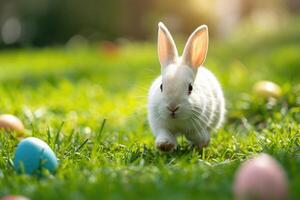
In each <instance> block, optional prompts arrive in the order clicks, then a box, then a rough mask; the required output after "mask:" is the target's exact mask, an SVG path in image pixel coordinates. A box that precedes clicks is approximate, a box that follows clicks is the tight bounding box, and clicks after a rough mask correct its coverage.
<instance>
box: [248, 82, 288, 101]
mask: <svg viewBox="0 0 300 200" xmlns="http://www.w3.org/2000/svg"><path fill="white" fill-rule="evenodd" d="M253 92H254V93H255V94H256V95H257V96H260V97H263V98H270V97H273V98H278V97H280V96H281V94H282V91H281V88H280V87H279V86H278V85H277V84H276V83H273V82H271V81H258V82H256V83H255V84H254V86H253Z"/></svg>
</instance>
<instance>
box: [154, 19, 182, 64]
mask: <svg viewBox="0 0 300 200" xmlns="http://www.w3.org/2000/svg"><path fill="white" fill-rule="evenodd" d="M157 51H158V58H159V62H160V64H161V66H162V67H166V66H168V65H169V64H172V63H176V61H177V57H178V52H177V49H176V45H175V43H174V40H173V38H172V36H171V34H170V32H169V31H168V29H167V27H166V26H165V25H164V24H163V23H162V22H159V23H158V40H157Z"/></svg>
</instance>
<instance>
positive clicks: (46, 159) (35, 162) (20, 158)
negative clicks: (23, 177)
mask: <svg viewBox="0 0 300 200" xmlns="http://www.w3.org/2000/svg"><path fill="white" fill-rule="evenodd" d="M57 167H58V161H57V158H56V156H55V154H54V152H53V151H52V149H51V148H50V147H49V146H48V144H47V143H45V142H44V141H42V140H40V139H38V138H35V137H29V138H26V139H23V140H22V141H21V142H20V143H19V144H18V146H17V149H16V152H15V157H14V168H15V170H16V171H17V172H19V173H26V174H30V175H33V174H36V175H41V172H42V171H43V170H48V171H49V172H50V173H52V174H54V173H55V171H56V170H57Z"/></svg>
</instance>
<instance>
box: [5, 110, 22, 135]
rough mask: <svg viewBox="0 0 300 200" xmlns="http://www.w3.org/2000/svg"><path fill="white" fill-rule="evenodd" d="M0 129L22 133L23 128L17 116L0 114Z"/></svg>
mask: <svg viewBox="0 0 300 200" xmlns="http://www.w3.org/2000/svg"><path fill="white" fill-rule="evenodd" d="M0 129H5V130H10V131H15V132H16V133H18V134H19V135H23V133H24V131H25V128H24V125H23V123H22V122H21V120H20V119H19V118H17V117H16V116H14V115H10V114H2V115H0Z"/></svg>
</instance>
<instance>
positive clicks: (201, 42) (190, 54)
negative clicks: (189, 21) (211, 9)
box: [182, 25, 208, 69]
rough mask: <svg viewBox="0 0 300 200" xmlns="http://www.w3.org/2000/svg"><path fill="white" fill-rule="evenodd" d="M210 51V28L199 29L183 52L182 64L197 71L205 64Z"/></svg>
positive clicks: (201, 27) (204, 26) (203, 26)
mask: <svg viewBox="0 0 300 200" xmlns="http://www.w3.org/2000/svg"><path fill="white" fill-rule="evenodd" d="M207 49H208V28H207V26H206V25H202V26H200V27H198V28H197V29H196V30H195V31H194V32H193V33H192V34H191V36H190V37H189V39H188V41H187V43H186V45H185V48H184V50H183V55H182V62H183V63H184V64H186V65H188V66H191V67H192V68H194V69H196V68H198V67H199V66H200V65H202V64H203V62H204V60H205V57H206V53H207Z"/></svg>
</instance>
